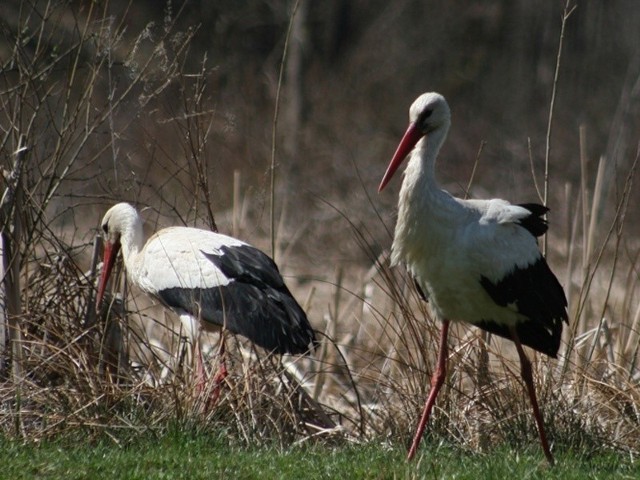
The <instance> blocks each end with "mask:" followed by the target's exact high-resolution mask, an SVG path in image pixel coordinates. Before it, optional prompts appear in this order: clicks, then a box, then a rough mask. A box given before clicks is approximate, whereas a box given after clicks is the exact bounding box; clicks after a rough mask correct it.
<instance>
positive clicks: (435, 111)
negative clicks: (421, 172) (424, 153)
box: [378, 92, 451, 192]
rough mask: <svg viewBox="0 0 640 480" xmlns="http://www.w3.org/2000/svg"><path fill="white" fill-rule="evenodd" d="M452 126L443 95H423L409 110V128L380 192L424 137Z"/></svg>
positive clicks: (392, 160) (431, 93)
mask: <svg viewBox="0 0 640 480" xmlns="http://www.w3.org/2000/svg"><path fill="white" fill-rule="evenodd" d="M449 125H451V111H450V110H449V105H448V104H447V101H446V100H445V99H444V97H443V96H442V95H440V94H439V93H435V92H430V93H423V94H422V95H420V96H419V97H418V98H417V99H416V100H415V101H414V102H413V104H412V105H411V108H410V109H409V127H408V128H407V131H406V132H405V134H404V136H403V137H402V140H400V144H399V145H398V148H397V149H396V153H394V155H393V158H392V159H391V162H390V163H389V166H388V167H387V171H386V172H385V174H384V177H383V178H382V181H381V182H380V186H379V187H378V191H379V192H380V191H382V189H383V188H384V187H385V186H386V185H387V183H389V180H391V177H393V174H394V173H395V172H396V170H397V169H398V167H399V166H400V164H401V163H402V162H403V160H404V159H405V158H406V157H407V155H409V153H410V152H411V150H413V148H414V147H415V146H416V144H417V143H418V142H419V141H420V139H422V138H423V137H425V136H427V135H429V134H430V133H433V132H437V131H440V132H444V133H445V134H446V132H447V131H448V130H449Z"/></svg>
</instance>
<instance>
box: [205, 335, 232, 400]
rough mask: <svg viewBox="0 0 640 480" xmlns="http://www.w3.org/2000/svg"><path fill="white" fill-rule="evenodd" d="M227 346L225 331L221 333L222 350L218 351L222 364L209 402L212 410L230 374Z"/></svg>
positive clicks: (214, 379)
mask: <svg viewBox="0 0 640 480" xmlns="http://www.w3.org/2000/svg"><path fill="white" fill-rule="evenodd" d="M226 351H227V349H226V345H225V341H224V331H221V332H220V348H219V349H218V359H219V362H220V367H219V368H218V372H217V373H216V374H215V376H214V377H213V389H212V390H211V395H210V396H209V401H208V402H207V408H211V407H212V406H213V405H215V403H216V402H217V401H218V398H220V388H221V387H222V382H224V379H225V378H227V375H228V374H229V373H228V371H227V362H226Z"/></svg>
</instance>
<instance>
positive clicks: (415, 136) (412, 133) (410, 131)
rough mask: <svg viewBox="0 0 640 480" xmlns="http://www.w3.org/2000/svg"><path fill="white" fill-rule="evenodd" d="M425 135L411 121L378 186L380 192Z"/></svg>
mask: <svg viewBox="0 0 640 480" xmlns="http://www.w3.org/2000/svg"><path fill="white" fill-rule="evenodd" d="M423 136H424V134H423V133H422V132H421V131H420V129H419V128H418V127H417V126H416V124H415V123H410V124H409V128H407V131H406V132H405V133H404V136H403V137H402V140H400V145H398V148H397V149H396V153H394V154H393V158H392V159H391V163H389V166H388V167H387V171H386V172H385V174H384V177H382V181H381V182H380V186H379V187H378V192H381V191H382V189H383V188H384V187H385V186H386V185H387V183H389V180H391V177H393V174H394V173H396V170H397V169H398V167H399V166H400V164H401V163H402V161H403V160H404V159H405V158H407V155H409V152H411V150H413V147H415V146H416V143H418V141H419V140H420V139H421V138H422V137H423Z"/></svg>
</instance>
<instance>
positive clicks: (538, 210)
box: [518, 203, 549, 237]
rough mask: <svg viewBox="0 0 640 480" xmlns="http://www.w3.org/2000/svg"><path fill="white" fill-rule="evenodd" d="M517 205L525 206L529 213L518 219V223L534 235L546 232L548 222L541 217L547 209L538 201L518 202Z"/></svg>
mask: <svg viewBox="0 0 640 480" xmlns="http://www.w3.org/2000/svg"><path fill="white" fill-rule="evenodd" d="M518 206H519V207H522V208H526V209H527V210H529V211H530V212H531V215H529V216H527V217H525V218H523V219H521V220H519V221H518V224H519V225H521V226H523V227H524V228H526V229H527V230H528V231H529V232H530V233H531V235H533V236H534V237H541V236H542V235H544V234H545V233H547V229H548V228H549V224H548V223H547V221H546V220H545V219H544V218H542V217H543V216H544V215H545V214H546V213H547V212H548V211H549V209H548V208H547V207H545V206H544V205H540V204H538V203H520V204H518Z"/></svg>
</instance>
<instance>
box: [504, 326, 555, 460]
mask: <svg viewBox="0 0 640 480" xmlns="http://www.w3.org/2000/svg"><path fill="white" fill-rule="evenodd" d="M510 331H511V338H512V339H513V342H514V343H515V344H516V350H518V356H519V357H520V367H521V370H520V374H521V375H522V379H523V380H524V383H525V385H526V386H527V391H528V392H529V400H531V407H532V408H533V417H534V418H535V421H536V424H537V426H538V434H539V435H540V443H541V444H542V450H543V451H544V455H545V457H547V461H548V462H549V464H550V465H553V464H554V463H555V462H554V459H553V455H552V454H551V450H550V449H549V443H548V442H547V435H546V434H545V431H544V424H543V423H542V416H541V415H540V409H539V408H538V401H537V400H536V390H535V387H534V385H533V375H532V373H531V362H530V361H529V359H528V358H527V356H526V355H525V353H524V350H523V349H522V344H521V343H520V338H519V337H518V334H517V333H516V330H515V328H510Z"/></svg>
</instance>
